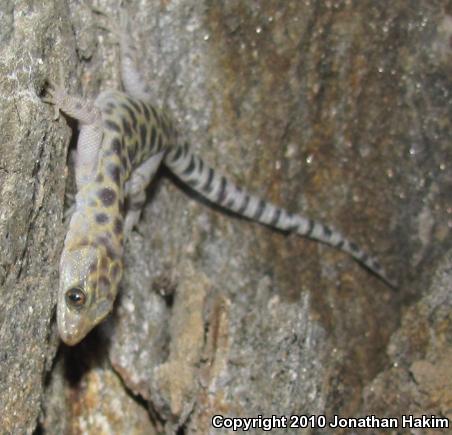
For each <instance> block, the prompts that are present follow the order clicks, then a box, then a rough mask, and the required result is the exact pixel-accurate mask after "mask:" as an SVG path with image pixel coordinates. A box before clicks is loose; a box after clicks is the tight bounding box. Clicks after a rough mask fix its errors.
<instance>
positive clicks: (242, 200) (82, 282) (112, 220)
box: [43, 11, 396, 345]
mask: <svg viewBox="0 0 452 435" xmlns="http://www.w3.org/2000/svg"><path fill="white" fill-rule="evenodd" d="M128 23H129V20H128V16H127V14H126V13H125V11H122V12H121V15H120V25H119V30H113V29H110V30H112V31H113V32H114V33H115V34H116V36H117V38H118V41H117V42H118V43H119V46H120V56H121V57H120V68H121V80H122V84H123V87H124V92H120V91H115V90H107V91H104V92H102V93H100V94H99V96H98V97H97V98H96V99H95V101H94V103H91V102H89V101H85V100H84V99H82V98H79V97H76V96H73V95H69V94H68V93H67V91H66V90H65V87H64V85H63V77H62V68H61V66H60V77H59V82H54V83H52V82H50V83H49V86H48V90H47V95H46V96H45V97H44V98H43V100H44V101H45V102H47V103H51V104H53V105H54V106H55V114H56V117H58V116H59V114H60V112H63V113H64V114H66V115H67V116H69V117H71V118H74V119H75V120H77V121H78V128H79V137H78V142H77V148H76V156H75V181H76V188H77V193H76V195H75V207H74V211H73V213H72V216H71V217H70V222H69V229H68V232H67V234H66V237H65V240H64V246H63V251H62V254H61V258H60V264H59V290H58V296H57V325H58V331H59V335H60V337H61V339H62V340H63V342H65V343H66V344H67V345H75V344H77V343H79V342H80V341H81V340H82V339H83V338H84V337H85V336H86V335H87V334H88V333H89V332H90V331H91V330H92V329H93V328H94V327H95V326H96V325H98V324H99V323H100V322H101V321H102V320H104V319H105V318H106V317H107V315H108V314H109V313H110V312H111V311H112V308H113V304H114V301H115V298H116V295H117V293H118V288H119V285H120V281H121V277H122V273H123V260H122V257H123V251H124V243H125V240H126V239H127V237H128V235H129V234H130V232H131V230H132V228H133V227H134V226H135V225H136V224H137V223H138V221H139V218H140V213H141V208H142V207H143V204H144V202H145V189H146V187H147V186H148V185H149V183H150V182H151V180H152V179H153V177H154V175H155V174H156V171H157V169H158V168H159V166H160V165H165V166H166V167H167V168H168V169H169V170H170V171H171V172H172V173H173V174H174V175H175V176H176V177H177V178H179V179H180V180H181V181H182V182H183V183H185V184H186V185H187V186H189V188H191V189H193V190H194V191H196V192H197V193H198V194H200V195H201V196H203V197H204V198H206V199H207V200H208V201H210V202H211V203H213V204H216V205H218V206H220V207H221V208H223V209H226V210H229V211H230V212H232V213H234V214H236V215H239V216H242V217H244V218H248V219H249V220H252V221H256V222H259V223H261V224H264V225H266V226H269V227H272V228H274V229H276V230H280V231H283V232H286V233H294V234H297V235H299V236H303V237H307V238H310V239H314V240H317V241H319V242H323V243H325V244H328V245H330V246H332V247H334V248H336V249H339V250H341V251H344V252H346V253H348V254H350V255H351V256H352V257H353V258H354V259H355V260H356V261H357V262H358V263H360V264H361V265H363V266H364V267H365V268H367V269H368V270H370V271H371V272H372V273H374V274H375V275H376V276H377V277H379V278H380V279H381V280H383V281H384V282H385V283H386V284H388V285H389V286H390V287H393V288H395V287H396V286H395V284H394V283H393V282H392V281H391V280H390V279H389V278H388V276H387V274H386V272H385V271H384V270H383V268H382V267H381V266H380V264H379V263H378V262H377V260H375V259H374V258H373V257H371V256H369V255H368V254H367V253H366V252H365V251H363V250H362V249H361V248H360V247H358V245H356V244H355V243H353V242H351V241H349V240H348V239H347V238H345V237H344V236H342V235H341V233H339V232H338V231H336V230H335V229H333V228H332V227H330V226H328V225H325V224H323V223H320V222H317V221H315V220H313V219H310V218H308V217H305V216H303V215H301V214H294V213H290V212H289V211H287V210H285V209H283V208H280V207H278V206H276V205H274V204H272V203H270V202H269V201H266V200H264V199H261V198H259V197H257V196H255V195H252V194H250V193H248V192H247V191H246V190H244V189H242V188H241V187H239V186H237V185H236V184H234V183H232V182H231V181H229V180H228V179H227V178H226V177H225V176H223V175H222V174H220V173H219V172H217V171H216V170H215V169H213V168H212V167H210V166H209V165H208V164H206V163H205V162H204V160H203V159H202V158H200V157H199V156H198V155H196V154H194V153H193V152H192V151H191V150H190V148H189V145H188V143H187V142H185V141H183V140H182V139H181V137H180V135H179V133H178V131H177V130H176V128H175V127H174V123H173V121H172V119H171V118H170V116H169V115H168V114H167V113H166V112H164V111H161V110H158V109H157V108H155V107H154V106H153V105H152V104H151V99H152V98H151V95H150V92H149V90H148V88H147V87H146V85H145V84H144V80H143V78H142V76H141V74H140V72H139V70H138V68H137V56H136V47H135V46H134V43H133V41H132V38H131V37H130V33H129V32H128V31H127V29H128V25H129V24H128ZM126 199H127V203H128V207H127V209H126Z"/></svg>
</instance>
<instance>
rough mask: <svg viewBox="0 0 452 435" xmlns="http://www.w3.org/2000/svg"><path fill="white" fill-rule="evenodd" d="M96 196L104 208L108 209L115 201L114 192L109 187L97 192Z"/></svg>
mask: <svg viewBox="0 0 452 435" xmlns="http://www.w3.org/2000/svg"><path fill="white" fill-rule="evenodd" d="M98 196H99V198H100V200H101V201H102V204H103V205H104V206H105V207H109V206H110V205H112V204H113V203H114V202H115V200H116V192H115V191H114V190H113V189H111V188H110V187H104V188H103V189H101V190H99V192H98Z"/></svg>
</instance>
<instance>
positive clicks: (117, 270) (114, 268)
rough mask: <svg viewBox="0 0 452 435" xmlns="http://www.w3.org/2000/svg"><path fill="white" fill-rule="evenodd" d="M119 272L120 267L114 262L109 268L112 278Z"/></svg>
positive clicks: (116, 276) (117, 275)
mask: <svg viewBox="0 0 452 435" xmlns="http://www.w3.org/2000/svg"><path fill="white" fill-rule="evenodd" d="M120 273H121V267H120V266H119V264H118V263H115V264H114V265H113V267H112V268H111V277H112V278H113V279H117V278H118V277H119V275H120Z"/></svg>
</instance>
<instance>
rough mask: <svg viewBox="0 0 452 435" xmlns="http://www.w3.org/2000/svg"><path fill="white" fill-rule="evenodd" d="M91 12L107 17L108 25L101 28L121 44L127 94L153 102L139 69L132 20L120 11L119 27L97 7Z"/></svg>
mask: <svg viewBox="0 0 452 435" xmlns="http://www.w3.org/2000/svg"><path fill="white" fill-rule="evenodd" d="M91 10H92V11H93V12H94V13H97V14H100V15H103V16H104V17H106V20H107V23H106V25H101V26H99V27H100V28H102V29H104V30H107V31H108V32H110V33H111V34H112V35H113V36H114V37H115V38H116V42H117V43H118V44H119V47H120V51H121V53H120V57H121V80H122V84H123V86H124V89H125V91H126V93H127V94H128V95H130V96H131V97H133V98H136V99H138V100H143V101H147V102H149V101H152V100H153V95H152V93H151V90H150V88H149V86H147V85H145V80H144V79H143V76H142V75H141V73H140V72H139V69H138V65H137V58H138V55H137V48H136V47H135V44H134V43H133V40H132V38H131V37H130V20H129V15H128V13H127V11H126V10H125V9H124V8H121V9H120V12H119V25H118V23H117V20H115V19H114V18H113V17H111V15H110V14H108V13H107V12H105V11H102V10H100V9H98V8H95V7H91Z"/></svg>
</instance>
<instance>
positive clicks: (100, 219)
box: [96, 213, 109, 225]
mask: <svg viewBox="0 0 452 435" xmlns="http://www.w3.org/2000/svg"><path fill="white" fill-rule="evenodd" d="M108 220H109V219H108V215H107V214H105V213H97V214H96V222H97V223H98V224H101V225H103V224H106V223H107V222H108Z"/></svg>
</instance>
